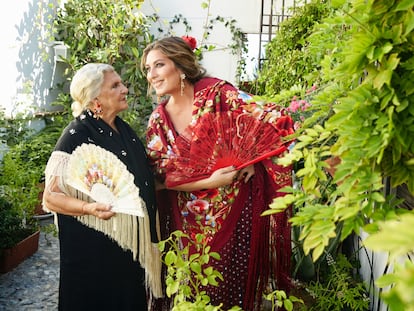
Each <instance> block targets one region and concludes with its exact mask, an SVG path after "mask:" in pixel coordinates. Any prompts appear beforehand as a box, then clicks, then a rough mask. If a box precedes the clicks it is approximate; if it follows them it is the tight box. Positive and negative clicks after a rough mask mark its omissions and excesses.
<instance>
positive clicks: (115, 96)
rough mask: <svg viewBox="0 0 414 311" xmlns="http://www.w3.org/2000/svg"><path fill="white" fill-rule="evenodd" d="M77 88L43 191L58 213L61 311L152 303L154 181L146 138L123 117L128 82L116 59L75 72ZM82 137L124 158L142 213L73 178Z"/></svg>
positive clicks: (139, 307)
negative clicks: (106, 200) (120, 209)
mask: <svg viewBox="0 0 414 311" xmlns="http://www.w3.org/2000/svg"><path fill="white" fill-rule="evenodd" d="M70 93H71V96H72V98H73V99H74V103H73V104H72V110H73V115H74V116H75V119H74V120H73V121H72V122H71V123H70V124H69V125H68V126H67V127H66V128H65V129H64V131H63V133H62V135H61V137H60V139H59V140H58V142H57V144H56V147H55V150H54V151H53V153H52V155H51V157H50V159H49V161H48V164H47V167H46V189H45V192H44V197H43V204H44V209H46V210H50V211H53V212H54V213H55V214H56V215H57V224H58V230H59V242H60V287H59V310H70V311H72V310H146V308H147V297H146V292H147V290H146V289H147V288H146V287H147V286H148V287H150V288H151V289H152V291H153V293H154V294H155V296H158V294H159V290H158V291H157V287H158V288H159V287H160V284H159V281H158V282H157V278H158V279H159V274H160V272H159V270H157V269H158V268H159V266H157V264H156V263H157V262H159V256H158V255H157V249H156V247H155V245H152V242H154V243H155V242H157V235H156V228H155V223H156V221H155V218H156V211H155V207H154V183H153V178H152V173H151V171H150V169H149V166H148V163H147V158H146V153H145V149H144V147H143V145H142V143H141V142H140V140H139V139H138V137H137V135H136V134H135V132H134V131H133V130H132V129H131V127H130V126H129V125H128V124H127V123H126V122H124V121H123V120H122V119H121V118H120V117H119V116H118V113H119V112H121V111H124V110H126V109H127V108H128V103H127V93H128V89H127V88H126V87H125V85H124V84H123V83H122V81H121V78H120V76H119V75H118V74H117V73H116V72H115V70H114V68H113V67H112V66H110V65H107V64H99V63H91V64H87V65H85V66H84V67H82V68H81V69H80V70H79V71H78V72H76V74H75V75H74V77H73V80H72V83H71V86H70ZM82 144H93V145H96V146H99V147H101V148H103V149H105V150H106V151H109V152H111V153H112V154H114V155H115V156H116V157H117V158H118V159H119V160H120V161H121V162H122V163H124V164H125V166H126V167H127V170H128V171H129V172H130V173H131V174H132V175H133V176H134V183H135V185H136V186H137V187H138V188H139V194H140V196H141V197H142V199H143V201H144V202H145V206H146V207H145V213H144V214H145V216H144V217H143V218H142V219H141V218H140V219H141V220H138V219H137V217H136V216H132V215H128V214H120V213H114V212H113V211H112V210H111V206H109V205H108V204H103V203H98V202H95V201H94V200H92V199H91V198H90V197H89V196H88V195H87V194H85V193H82V192H80V191H77V190H76V189H74V188H73V187H71V186H70V185H69V184H68V181H67V175H68V174H67V172H66V170H67V166H68V161H69V159H70V156H71V154H72V153H73V152H74V150H76V148H77V147H78V146H81V145H82ZM138 232H140V234H138ZM141 232H143V234H141ZM137 239H139V245H140V248H139V249H137V244H138V243H137ZM142 245H146V246H145V247H141V246H142ZM138 253H139V254H138ZM138 258H139V262H138ZM146 280H147V284H145V281H146ZM157 293H158V294H157Z"/></svg>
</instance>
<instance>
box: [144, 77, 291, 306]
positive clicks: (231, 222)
mask: <svg viewBox="0 0 414 311" xmlns="http://www.w3.org/2000/svg"><path fill="white" fill-rule="evenodd" d="M239 94H240V93H239V91H238V90H237V89H236V88H235V87H234V86H232V85H231V84H229V83H227V82H226V81H223V80H219V79H215V78H204V79H202V80H201V81H199V82H197V83H196V84H195V90H194V98H195V99H194V111H193V118H194V119H197V118H198V117H199V116H201V115H202V114H203V113H207V112H218V111H227V110H232V111H241V112H250V113H252V114H253V115H257V116H258V117H259V115H260V118H262V119H263V120H264V121H267V122H274V123H275V124H276V123H277V125H278V126H279V128H284V129H285V130H286V132H285V134H286V135H288V134H291V133H292V128H293V122H292V120H291V119H290V118H289V117H286V116H284V115H283V114H282V113H281V112H280V111H279V110H273V111H271V110H269V111H266V112H265V111H263V110H261V112H260V113H259V112H258V111H259V110H258V107H257V106H256V105H255V104H252V103H250V104H246V102H244V101H243V100H242V98H241V97H240V95H239ZM165 105H166V102H163V103H161V104H159V105H158V106H157V108H156V109H155V110H154V112H153V113H152V114H151V117H150V120H149V125H148V131H147V149H148V155H149V159H150V161H151V162H152V165H153V168H154V172H155V174H156V177H157V178H158V179H159V180H160V181H162V182H165V181H168V176H166V174H165V168H166V166H167V165H168V164H169V159H170V157H171V154H172V153H173V152H174V148H175V145H174V142H175V139H176V137H177V135H178V133H177V132H176V131H175V129H174V127H173V125H172V123H171V120H170V119H169V116H168V113H167V111H166V109H165ZM290 184H291V168H290V167H281V166H278V165H276V164H275V163H273V161H272V159H267V160H264V161H262V162H260V163H259V164H256V165H255V178H253V181H252V182H249V183H247V184H245V183H244V182H241V181H236V182H234V183H233V184H231V185H229V186H226V187H221V188H219V189H210V190H204V191H193V192H191V193H190V192H183V191H179V192H177V191H172V190H164V191H161V192H159V193H158V210H159V212H160V222H161V228H162V231H163V232H162V233H163V234H162V238H163V239H165V238H166V237H168V235H169V233H170V232H171V231H172V230H177V229H179V230H182V231H184V232H186V233H188V234H189V235H190V236H191V237H194V236H195V234H197V233H199V232H206V231H205V230H204V229H205V227H206V226H208V229H209V230H208V232H209V233H208V234H207V236H206V238H207V240H208V241H209V244H210V246H211V249H212V251H217V252H218V253H220V248H221V247H222V246H223V245H224V244H225V243H227V241H228V240H229V238H230V237H231V235H232V233H233V229H234V227H235V225H236V223H237V221H238V219H239V217H240V214H241V210H242V208H243V206H244V205H245V204H246V203H245V202H246V201H247V200H248V196H249V195H252V191H253V193H254V198H253V200H252V201H253V202H254V206H253V215H254V216H253V220H252V229H251V230H252V238H251V241H250V245H251V251H250V260H249V262H250V264H249V267H248V269H249V277H250V276H251V278H252V280H251V282H249V284H250V285H249V286H250V287H251V288H247V289H246V293H250V294H249V295H247V297H246V298H245V300H246V304H247V305H251V304H252V303H253V302H254V300H255V293H257V292H258V291H256V288H257V286H259V287H260V288H261V289H263V288H264V286H265V285H266V284H264V283H265V282H266V281H267V278H268V277H269V274H271V273H272V272H270V271H269V270H277V271H273V274H276V277H277V278H279V281H278V283H279V282H280V283H279V285H280V286H279V288H286V286H287V284H288V281H287V279H288V275H289V262H290V228H289V226H288V223H287V215H286V213H282V214H280V215H275V216H271V217H268V216H266V217H262V216H260V214H261V213H262V212H263V211H264V210H266V209H267V208H268V205H269V204H270V203H271V201H272V199H273V198H274V197H276V196H279V195H283V193H278V192H277V191H278V189H280V188H282V187H284V186H286V185H290ZM252 189H253V190H252ZM272 224H273V225H272ZM272 226H273V227H274V228H273V229H272ZM271 231H273V232H272V235H273V236H274V239H272V238H270V237H269V232H271ZM272 241H273V242H274V243H273V246H272V245H270V244H269V243H272ZM280 243H283V245H284V247H280V246H281V245H280ZM270 247H272V248H274V251H275V252H277V254H274V255H275V257H276V258H277V259H276V261H277V262H276V263H275V265H274V269H269V261H271V259H269V248H270ZM261 263H262V264H261ZM282 279H283V280H282ZM258 282H262V283H261V284H258ZM259 292H261V291H259ZM259 295H260V293H259ZM259 299H260V298H259Z"/></svg>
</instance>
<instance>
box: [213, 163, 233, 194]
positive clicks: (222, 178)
mask: <svg viewBox="0 0 414 311" xmlns="http://www.w3.org/2000/svg"><path fill="white" fill-rule="evenodd" d="M238 173H239V172H238V171H237V170H236V169H235V168H234V167H233V166H227V167H223V168H219V169H218V170H215V171H214V172H213V174H211V175H210V177H209V178H208V184H209V187H208V188H209V189H212V188H218V187H222V186H227V185H230V184H231V183H232V182H234V181H235V180H236V179H237V176H238Z"/></svg>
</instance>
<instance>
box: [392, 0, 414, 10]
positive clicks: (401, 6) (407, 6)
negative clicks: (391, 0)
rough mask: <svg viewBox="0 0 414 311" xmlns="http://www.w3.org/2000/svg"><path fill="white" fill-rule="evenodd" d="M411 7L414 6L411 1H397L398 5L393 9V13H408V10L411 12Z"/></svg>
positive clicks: (413, 2)
mask: <svg viewBox="0 0 414 311" xmlns="http://www.w3.org/2000/svg"><path fill="white" fill-rule="evenodd" d="M413 6H414V1H413V0H399V2H398V5H397V7H396V8H395V12H398V11H409V10H412V8H413Z"/></svg>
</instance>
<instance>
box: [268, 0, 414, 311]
mask: <svg viewBox="0 0 414 311" xmlns="http://www.w3.org/2000/svg"><path fill="white" fill-rule="evenodd" d="M330 4H331V5H332V6H333V7H334V9H335V10H333V11H332V14H331V15H330V16H328V17H327V18H325V19H324V20H322V21H321V23H320V24H319V25H317V26H316V27H315V28H314V30H313V32H312V34H311V35H310V36H309V37H308V39H307V40H308V44H309V49H310V51H312V52H313V53H318V54H319V55H323V58H322V59H321V63H320V66H321V67H320V70H319V72H320V77H319V80H320V86H319V90H318V92H317V93H316V94H314V96H313V99H312V108H313V109H314V111H315V113H314V114H313V116H312V117H310V118H309V119H308V120H307V121H306V122H305V124H304V126H303V128H302V129H301V130H300V131H298V133H297V143H296V145H295V147H294V148H293V150H292V152H291V153H289V154H288V155H287V156H286V157H284V158H283V159H282V160H281V163H284V164H289V163H294V162H300V161H301V162H302V163H303V167H301V168H299V169H298V171H297V172H296V175H297V176H298V178H299V179H300V181H301V183H300V186H301V188H299V189H293V188H291V189H286V190H287V191H289V192H290V194H289V195H287V196H285V197H282V198H278V199H276V200H275V201H274V202H273V204H272V205H271V210H270V211H268V213H273V212H278V211H280V210H283V209H284V208H285V207H286V206H288V205H289V204H294V205H295V207H296V209H297V212H296V214H295V215H294V216H293V218H292V219H291V221H292V224H293V225H294V226H301V228H302V231H301V236H300V239H301V240H302V241H303V247H304V251H305V254H308V253H310V252H311V253H312V256H313V259H314V260H316V259H318V258H319V257H320V256H321V255H322V254H323V252H324V249H325V248H326V247H327V245H328V244H329V242H330V240H331V239H333V238H335V237H336V236H337V234H338V233H337V232H336V228H337V227H338V226H341V228H342V230H341V231H340V233H339V234H340V238H341V240H343V239H345V238H346V237H348V236H349V235H350V234H351V233H353V232H355V233H359V232H360V230H361V228H364V229H365V230H366V231H367V232H368V233H371V234H373V233H375V232H376V231H377V230H380V231H379V232H382V233H383V234H384V235H386V234H391V232H390V230H391V229H390V227H388V226H385V225H384V226H380V224H381V223H382V221H385V223H387V221H395V220H397V221H398V222H402V221H403V219H405V218H404V217H405V216H404V214H405V213H406V211H405V210H401V209H396V200H395V198H394V197H392V196H389V197H385V196H384V194H383V188H384V180H385V179H386V178H388V179H390V180H391V185H392V187H396V186H398V185H401V184H406V185H407V187H408V189H409V191H410V192H411V193H414V160H413V155H414V140H413V139H412V137H414V126H413V124H414V108H413V107H414V105H413V101H414V87H413V86H414V79H413V77H414V72H413V71H414V56H413V53H412V51H413V48H414V31H413V30H414V11H413V9H414V1H412V0H404V1H392V0H391V1H389V0H375V1H374V0H371V1H365V0H354V1H351V2H348V1H343V0H336V1H331V2H330ZM335 32H336V33H337V36H336V37H335V36H334V35H333V34H334V33H335ZM337 38H340V39H341V40H338V39H337ZM331 158H334V159H338V160H339V162H338V164H336V166H335V167H334V168H335V171H334V172H333V173H332V178H331V175H330V173H328V169H329V168H330V165H329V163H328V162H327V161H328V160H329V159H331ZM326 183H330V184H332V185H334V189H333V191H330V192H328V193H327V192H324V189H326ZM322 194H323V195H322ZM409 213H412V212H409ZM406 229H407V226H394V227H393V230H395V231H394V232H393V234H397V232H399V233H401V235H404V232H405V231H404V230H406ZM376 242H377V243H379V240H376ZM403 243H404V242H403V241H402V240H398V241H395V244H393V245H399V244H400V245H402V244H403ZM368 245H369V246H370V247H373V248H375V249H377V250H383V251H388V252H390V254H391V256H390V258H391V260H392V259H393V258H395V255H396V254H397V253H396V248H395V247H394V246H391V245H390V244H386V243H385V244H380V245H378V244H376V243H370V244H368ZM398 249H399V250H400V249H401V248H398ZM408 249H409V250H411V251H412V250H413V246H412V243H411V244H410V245H409V246H408ZM398 254H399V253H398ZM404 267H405V268H404ZM404 267H402V268H401V269H407V270H406V272H407V274H409V272H410V271H412V269H411V268H410V267H409V266H408V265H406V266H404ZM401 269H400V271H398V273H397V274H396V275H398V276H401V275H402V274H403V272H401ZM413 279H414V278H413V277H412V274H411V277H408V278H397V277H394V278H393V279H392V281H393V282H395V287H394V288H393V289H392V290H391V291H390V294H389V295H390V296H392V297H394V298H395V297H396V296H399V297H404V292H403V291H402V289H403V288H411V287H410V285H409V284H410V282H411V284H412V282H413ZM389 280H390V279H388V281H389ZM391 283H392V282H391ZM411 292H412V291H411ZM394 298H393V299H389V300H388V302H389V304H390V306H391V308H393V307H395V306H396V305H398V306H401V305H404V306H405V307H408V306H409V305H410V304H409V303H407V301H410V302H411V301H412V300H404V299H402V298H400V300H399V301H397V299H394ZM402 309H404V310H405V308H402ZM395 310H397V308H395ZM406 310H408V309H406Z"/></svg>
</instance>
